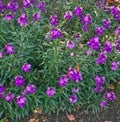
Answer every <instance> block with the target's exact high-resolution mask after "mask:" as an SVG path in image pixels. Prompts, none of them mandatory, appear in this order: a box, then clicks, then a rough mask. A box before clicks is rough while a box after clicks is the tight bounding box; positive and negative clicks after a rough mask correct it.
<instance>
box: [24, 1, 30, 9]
mask: <svg viewBox="0 0 120 122" xmlns="http://www.w3.org/2000/svg"><path fill="white" fill-rule="evenodd" d="M23 5H24V7H26V8H30V6H31V2H30V0H23Z"/></svg>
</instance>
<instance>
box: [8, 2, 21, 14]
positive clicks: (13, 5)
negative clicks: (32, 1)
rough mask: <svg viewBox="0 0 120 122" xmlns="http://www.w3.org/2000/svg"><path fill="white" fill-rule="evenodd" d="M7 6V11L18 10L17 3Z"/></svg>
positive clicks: (10, 3)
mask: <svg viewBox="0 0 120 122" xmlns="http://www.w3.org/2000/svg"><path fill="white" fill-rule="evenodd" d="M7 6H8V9H9V10H11V11H13V12H17V11H18V9H19V5H18V3H17V2H9V3H8V5H7Z"/></svg>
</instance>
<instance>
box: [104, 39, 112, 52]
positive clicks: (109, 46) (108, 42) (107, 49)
mask: <svg viewBox="0 0 120 122" xmlns="http://www.w3.org/2000/svg"><path fill="white" fill-rule="evenodd" d="M104 50H105V51H106V52H107V53H111V52H112V43H111V42H110V41H107V42H106V43H105V46H104V49H103V51H104Z"/></svg>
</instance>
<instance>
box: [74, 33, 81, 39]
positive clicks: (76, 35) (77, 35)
mask: <svg viewBox="0 0 120 122" xmlns="http://www.w3.org/2000/svg"><path fill="white" fill-rule="evenodd" d="M74 37H75V39H78V40H81V38H82V34H79V33H77V34H75V35H74Z"/></svg>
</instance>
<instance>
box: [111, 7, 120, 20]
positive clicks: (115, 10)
mask: <svg viewBox="0 0 120 122" xmlns="http://www.w3.org/2000/svg"><path fill="white" fill-rule="evenodd" d="M110 12H111V14H112V15H113V17H114V18H115V19H116V20H118V21H120V8H119V7H116V6H113V7H111V9H110Z"/></svg>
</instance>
